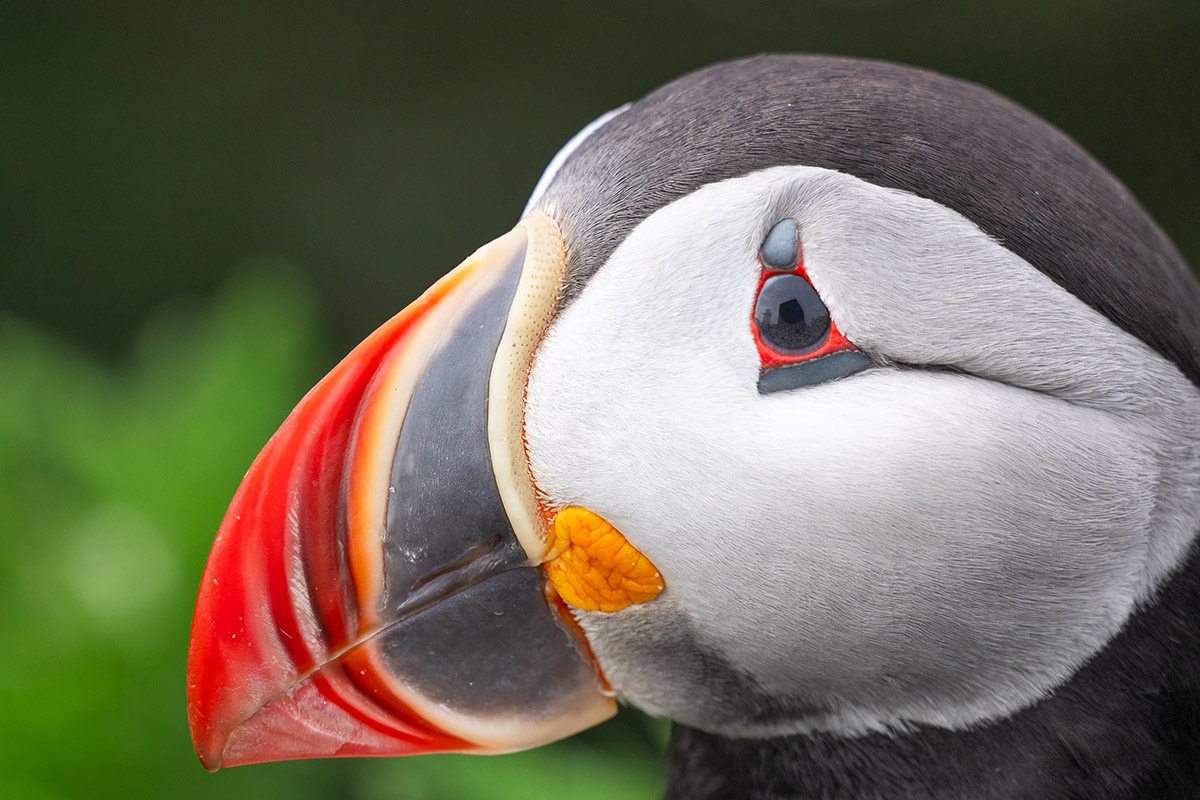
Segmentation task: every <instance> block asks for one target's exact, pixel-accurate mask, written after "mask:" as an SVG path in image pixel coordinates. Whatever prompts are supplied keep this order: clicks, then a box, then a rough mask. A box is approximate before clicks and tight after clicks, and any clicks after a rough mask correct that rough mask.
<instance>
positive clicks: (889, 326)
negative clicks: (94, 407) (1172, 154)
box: [189, 56, 1200, 800]
mask: <svg viewBox="0 0 1200 800" xmlns="http://www.w3.org/2000/svg"><path fill="white" fill-rule="evenodd" d="M1198 301H1200V286H1198V285H1197V283H1196V281H1195V280H1194V279H1193V278H1192V277H1191V276H1190V274H1189V272H1188V270H1187V268H1186V265H1185V264H1184V263H1183V261H1182V259H1181V258H1180V257H1179V255H1178V253H1177V252H1176V251H1175V250H1174V248H1173V247H1172V245H1171V244H1170V242H1169V241H1168V240H1167V239H1166V237H1165V236H1164V235H1163V234H1162V232H1161V231H1160V230H1159V229H1158V228H1157V226H1155V224H1154V223H1153V221H1152V220H1151V219H1150V218H1149V216H1148V215H1146V213H1145V212H1144V211H1143V210H1142V209H1141V208H1140V206H1138V204H1137V203H1136V201H1135V200H1134V199H1133V198H1132V197H1131V196H1130V195H1129V193H1128V191H1127V190H1126V189H1125V188H1124V187H1123V186H1121V184H1120V183H1119V182H1118V181H1116V179H1115V178H1113V177H1112V176H1111V175H1109V174H1108V173H1107V172H1106V171H1105V170H1104V169H1103V167H1101V166H1100V165H1099V164H1097V163H1096V162H1095V161H1094V160H1092V159H1091V158H1090V157H1089V156H1088V155H1087V154H1086V153H1084V152H1083V151H1082V149H1080V148H1079V147H1078V146H1077V145H1076V144H1075V143H1073V142H1072V141H1071V140H1070V139H1068V138H1067V137H1066V136H1064V135H1063V134H1062V133H1060V132H1059V131H1057V130H1055V129H1054V128H1052V127H1051V126H1049V125H1048V124H1046V123H1045V122H1043V121H1041V120H1039V119H1038V118H1036V117H1035V116H1033V115H1032V114H1030V113H1029V112H1027V111H1025V110H1023V109H1021V108H1019V107H1017V106H1015V105H1013V104H1012V103H1010V102H1008V101H1006V100H1004V99H1003V98H1000V97H998V96H997V95H995V94H993V93H991V92H989V91H987V90H985V89H982V88H980V87H977V86H973V85H970V84H966V83H962V82H960V81H955V80H953V79H950V78H945V77H942V76H939V75H935V74H933V73H929V72H924V71H920V70H914V69H912V68H907V67H899V66H896V65H891V64H886V63H883V62H867V61H858V60H851V59H838V58H827V57H809V56H764V57H757V58H752V59H745V60H741V61H735V62H729V63H725V64H719V65H716V66H713V67H710V68H707V69H705V70H700V71H698V72H696V73H693V74H691V75H688V76H684V77H683V78H680V79H679V80H677V81H674V82H672V83H670V84H667V85H666V86H664V87H663V88H661V89H659V90H656V91H655V92H653V93H651V94H650V95H648V96H647V97H645V98H643V99H642V100H640V101H638V102H636V103H634V104H631V105H629V106H626V107H622V108H620V109H617V110H615V111H612V112H609V113H608V114H606V115H604V116H602V117H601V118H600V119H598V120H597V121H596V122H595V123H593V124H592V125H590V126H588V127H587V128H585V129H584V131H582V132H581V133H580V134H579V135H578V136H577V137H575V138H574V139H573V140H572V141H571V142H570V143H568V145H567V147H565V148H564V149H563V151H562V152H561V153H560V154H559V155H558V156H556V157H555V159H554V160H553V161H552V162H551V165H550V167H548V169H547V172H546V174H545V175H544V176H543V178H542V180H541V181H539V182H538V186H537V188H536V189H535V191H534V194H533V196H532V197H531V198H530V201H529V204H528V206H527V209H526V213H525V215H524V216H523V220H522V222H521V223H520V224H519V225H518V227H517V228H515V229H514V231H513V232H511V233H509V234H506V235H505V236H503V237H501V238H500V239H498V240H497V241H496V242H494V243H493V244H491V245H488V246H487V247H485V248H482V249H481V250H480V251H479V252H478V253H477V254H476V255H475V256H473V257H472V258H471V259H468V261H467V262H464V264H463V265H462V266H461V267H459V269H458V270H456V271H455V272H453V273H451V274H450V275H449V276H447V278H445V279H443V281H442V282H440V283H439V284H438V285H437V286H435V287H434V288H433V289H431V290H430V293H427V295H426V296H425V297H423V298H422V299H421V300H419V301H417V303H415V304H414V305H413V306H410V307H409V309H406V310H405V311H404V312H402V313H401V314H400V315H398V316H397V317H396V318H395V319H394V320H392V321H391V322H389V323H387V324H386V325H385V326H384V327H383V328H381V329H380V331H379V332H377V333H376V334H375V335H373V336H372V337H371V338H370V339H368V340H367V341H366V342H364V344H363V345H361V346H360V347H359V348H358V349H356V350H355V352H354V353H352V354H351V355H350V356H348V357H347V359H346V361H344V362H343V363H342V364H341V365H339V367H338V368H336V369H335V370H334V372H332V373H331V374H330V376H329V377H327V378H326V379H325V381H323V382H322V384H320V385H319V386H318V387H317V388H316V389H314V390H313V392H312V393H310V395H309V396H308V397H306V398H305V400H304V401H302V402H301V405H300V406H298V407H297V410H296V412H293V416H292V417H290V418H289V420H288V421H287V422H286V423H285V425H284V427H283V428H282V429H281V430H280V432H279V433H278V434H277V435H276V437H275V438H274V439H272V442H271V443H269V444H268V446H267V448H266V449H265V450H264V453H263V455H262V456H260V458H259V460H258V461H257V462H256V463H255V465H254V466H252V467H251V470H250V472H249V473H248V475H247V478H246V481H245V482H244V483H243V487H242V489H240V490H239V494H238V496H237V497H236V498H235V499H234V503H233V505H232V506H231V509H230V512H229V515H228V516H227V517H226V521H225V523H224V524H223V526H222V531H221V534H220V535H219V536H218V543H217V545H215V546H214V551H213V555H212V556H211V557H210V563H209V567H208V569H207V570H206V573H205V578H204V582H203V584H202V589H201V596H200V599H199V601H198V606H197V614H196V622H195V624H194V628H193V639H192V653H191V659H190V668H189V711H190V714H191V721H192V726H193V738H194V740H195V741H196V744H197V750H198V752H200V753H201V757H202V759H203V760H204V761H205V763H206V765H208V766H210V767H213V768H215V767H216V766H219V765H220V764H221V763H251V762H254V761H261V760H268V759H271V758H291V757H303V756H311V755H354V754H402V753H409V752H427V751H432V750H463V751H481V750H482V751H496V750H509V749H514V748H518V747H524V746H532V745H534V744H538V743H541V742H543V741H548V740H550V739H553V738H557V737H559V736H562V735H566V734H567V733H570V732H572V731H573V730H577V729H579V728H581V727H586V726H587V725H589V724H592V723H594V722H595V721H597V720H598V719H601V718H603V717H604V716H607V715H608V714H611V713H612V711H613V707H612V700H611V695H612V694H613V693H615V694H616V695H617V696H618V697H620V698H622V699H623V700H625V701H626V702H629V703H631V704H633V705H636V706H638V707H639V708H641V709H643V710H645V711H647V712H649V713H652V714H656V715H660V716H664V717H668V718H670V719H672V720H673V721H675V722H676V724H677V727H676V730H675V734H674V736H673V739H672V745H671V758H672V761H671V767H670V771H669V787H668V790H667V795H668V796H669V797H680V798H683V797H687V798H704V797H755V798H772V797H813V798H826V797H829V798H847V799H848V800H849V799H850V798H889V800H890V799H891V798H914V799H915V798H951V797H954V798H980V800H982V799H983V798H997V800H999V798H1026V797H1028V798H1039V799H1041V798H1068V797H1088V798H1109V797H1111V798H1118V797H1121V798H1125V797H1129V798H1134V797H1180V798H1182V797H1190V796H1195V795H1196V793H1197V792H1200V771H1198V770H1200V768H1198V767H1197V764H1200V759H1198V758H1197V756H1198V755H1200V752H1198V751H1197V745H1196V744H1195V742H1196V741H1197V737H1196V734H1197V733H1200V731H1197V727H1198V723H1197V720H1198V719H1200V709H1198V708H1197V703H1200V667H1198V666H1197V665H1198V664H1200V659H1198V656H1200V652H1198V650H1200V636H1198V635H1197V622H1196V612H1197V611H1200V598H1198V597H1197V590H1198V588H1200V587H1198V584H1197V581H1198V580H1200V578H1198V577H1197V574H1196V570H1197V567H1196V566H1195V557H1194V556H1193V555H1192V553H1193V551H1194V540H1195V534H1196V531H1197V529H1198V528H1200V437H1198V436H1197V432H1198V431H1200V390H1198V389H1197V382H1198V381H1200V357H1198V355H1197V353H1200V327H1198V323H1197V317H1196V314H1195V310H1196V308H1197V307H1200V305H1198ZM299 476H311V481H309V482H307V483H306V482H304V481H299V482H298V480H299ZM568 517H569V518H570V519H571V522H570V523H569V524H568V523H567V522H566V520H567V519H568ZM581 521H582V522H581ZM230 572H232V573H233V574H234V575H236V576H238V581H240V583H239V584H238V585H240V586H249V587H250V588H248V589H237V590H236V591H235V590H233V589H228V588H218V587H220V586H222V585H223V584H222V581H224V585H225V586H228V585H229V584H230V580H229V577H228V575H229V573H230ZM235 583H236V582H235ZM255 586H262V587H266V588H265V589H263V590H262V591H254V590H253V587H255ZM247 620H249V621H247ZM247 627H248V628H249V629H250V630H251V634H250V636H248V637H247V636H245V635H243V640H242V641H241V642H238V643H235V636H234V635H235V634H237V633H239V632H241V631H242V630H244V629H245V628H247ZM281 633H282V634H284V635H286V639H287V641H284V639H283V638H281ZM242 685H244V686H246V687H248V688H239V687H240V686H242Z"/></svg>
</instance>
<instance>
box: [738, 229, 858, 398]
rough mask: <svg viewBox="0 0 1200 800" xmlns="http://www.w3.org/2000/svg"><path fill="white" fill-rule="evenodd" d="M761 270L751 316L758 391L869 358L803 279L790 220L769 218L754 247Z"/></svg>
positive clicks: (824, 377)
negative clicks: (766, 230)
mask: <svg viewBox="0 0 1200 800" xmlns="http://www.w3.org/2000/svg"><path fill="white" fill-rule="evenodd" d="M758 254H759V259H760V261H761V263H762V275H761V278H760V280H761V281H762V283H761V284H760V285H759V289H758V297H757V298H755V300H754V314H753V318H752V323H753V328H754V342H755V344H756V345H757V346H758V355H759V359H760V361H761V365H762V370H761V372H759V375H758V391H760V392H762V393H763V394H769V393H771V392H779V391H784V390H787V389H798V388H800V387H801V386H813V385H815V384H818V383H825V382H826V381H831V380H835V379H837V378H844V377H846V376H847V375H853V374H854V373H855V372H859V371H860V370H864V369H866V368H867V367H869V366H871V359H870V358H869V357H868V356H867V355H866V354H865V353H863V352H862V351H861V350H859V349H858V348H857V347H855V346H854V343H853V342H851V341H850V340H849V339H847V338H846V337H845V336H844V335H843V334H842V332H841V331H839V330H838V326H837V323H836V322H834V321H833V319H832V317H831V316H830V314H829V309H828V308H827V307H826V306H825V303H824V302H823V301H822V300H821V296H820V295H819V294H817V290H816V289H815V288H814V287H813V285H812V284H811V283H810V282H809V280H808V271H807V270H806V269H805V268H804V259H803V258H802V257H801V255H800V240H799V238H798V236H797V227H796V223H795V221H794V220H790V219H785V220H782V221H781V222H777V223H775V225H774V226H773V227H772V228H771V230H770V232H769V233H767V237H766V239H765V240H764V241H763V243H762V246H761V247H760V248H759V253H758Z"/></svg>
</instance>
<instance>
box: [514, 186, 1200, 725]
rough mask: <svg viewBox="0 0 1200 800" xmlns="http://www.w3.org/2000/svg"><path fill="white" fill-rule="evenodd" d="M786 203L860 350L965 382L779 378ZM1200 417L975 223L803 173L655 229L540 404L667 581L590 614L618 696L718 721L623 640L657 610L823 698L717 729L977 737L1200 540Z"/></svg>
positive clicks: (555, 346)
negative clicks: (770, 245)
mask: <svg viewBox="0 0 1200 800" xmlns="http://www.w3.org/2000/svg"><path fill="white" fill-rule="evenodd" d="M785 216H791V217H793V218H794V219H796V220H797V223H798V225H799V229H800V236H801V242H802V249H803V257H804V263H805V266H806V268H807V269H808V272H809V274H810V276H811V277H812V280H813V283H814V285H815V286H816V287H817V289H818V291H819V292H820V293H821V295H822V297H823V299H824V300H825V302H826V304H827V305H828V307H829V308H830V311H831V313H832V314H833V317H834V319H835V320H836V321H837V322H838V325H839V327H840V328H841V329H842V331H843V332H844V333H845V334H846V335H847V336H848V337H849V338H850V339H851V340H852V341H853V342H855V343H856V344H858V345H859V346H860V347H862V348H863V349H864V350H866V351H867V352H869V353H871V354H873V355H875V356H876V357H878V358H880V359H881V360H883V361H884V362H888V363H895V364H901V365H920V366H935V367H950V368H953V369H954V370H958V371H961V372H951V371H944V370H928V369H909V368H902V367H892V366H881V367H877V368H875V369H871V370H867V371H866V372H863V373H860V374H857V375H854V376H851V377H849V378H846V379H843V380H838V381H833V382H830V383H827V384H823V385H819V386H812V387H805V388H802V389H797V390H793V391H785V392H778V393H773V394H768V395H762V394H759V393H758V391H757V389H756V379H757V376H758V371H759V362H758V355H757V351H756V349H755V345H754V342H753V339H752V337H751V332H750V313H751V309H752V306H753V301H754V292H755V289H756V286H757V283H756V281H757V276H758V271H759V266H758V264H757V262H756V261H755V254H756V250H757V247H758V245H759V244H760V243H761V241H762V238H763V236H764V235H765V233H766V231H767V230H769V228H770V226H771V225H772V224H774V223H775V222H777V221H778V220H779V219H781V218H783V217H785ZM1198 424H1200V393H1198V392H1197V390H1196V388H1195V387H1194V386H1192V385H1191V384H1190V383H1189V382H1188V381H1187V380H1186V379H1185V378H1184V377H1183V376H1182V375H1181V374H1180V373H1179V371H1178V370H1177V369H1176V368H1175V367H1174V366H1173V365H1171V364H1169V363H1168V362H1167V361H1165V360H1164V359H1163V358H1161V357H1160V356H1158V355H1157V354H1155V353H1153V352H1152V351H1150V350H1149V348H1147V347H1146V346H1145V345H1144V344H1142V343H1141V342H1139V341H1137V340H1136V339H1134V338H1133V337H1131V336H1129V335H1128V334H1126V333H1124V332H1122V331H1121V330H1119V329H1118V328H1116V327H1115V326H1114V325H1112V324H1111V323H1110V322H1108V321H1107V320H1106V319H1105V318H1103V317H1102V316H1101V315H1099V314H1098V313H1096V312H1095V311H1093V310H1091V309H1090V308H1088V307H1087V306H1085V305H1084V304H1083V303H1081V302H1080V301H1079V300H1077V299H1076V298H1075V297H1073V296H1071V295H1070V294H1068V293H1067V292H1065V291H1064V290H1062V289H1061V288H1060V287H1058V286H1056V285H1055V284H1053V283H1052V282H1051V281H1050V280H1049V279H1048V278H1046V277H1045V276H1044V275H1043V274H1042V273H1040V272H1038V271H1037V270H1036V269H1034V268H1033V267H1031V266H1030V265H1029V264H1027V263H1025V262H1024V261H1022V260H1021V259H1019V258H1018V257H1016V256H1015V255H1013V254H1012V253H1011V252H1010V251H1008V250H1006V249H1004V248H1003V247H1001V246H1000V245H999V244H997V243H995V242H993V241H991V240H989V239H988V238H987V237H986V236H984V235H983V234H982V233H981V232H980V231H979V230H978V229H977V228H976V227H975V226H974V225H972V224H971V223H970V222H968V221H967V220H965V219H963V218H962V217H960V216H959V215H957V214H955V213H954V212H952V211H950V210H948V209H946V208H944V207H943V206H940V205H938V204H936V203H933V202H931V201H928V200H923V199H920V198H917V197H915V196H912V195H909V194H906V193H903V192H898V191H893V190H887V189H882V188H880V187H877V186H873V185H871V184H867V183H864V182H862V181H859V180H857V179H855V178H852V177H849V176H846V175H842V174H839V173H834V172H830V171H827V170H820V169H814V168H805V167H782V168H776V169H772V170H766V171H764V172H760V173H756V174H753V175H750V176H747V177H744V178H738V179H734V180H730V181H725V182H722V183H718V184H713V185H710V186H707V187H705V188H702V189H700V190H699V191H697V192H695V193H693V194H692V195H689V196H688V197H685V198H683V199H681V200H679V201H677V202H675V203H673V204H671V205H669V206H667V207H665V208H663V209H661V210H660V211H658V212H657V213H655V214H654V215H652V216H651V217H649V218H648V219H646V220H645V221H644V222H643V223H642V224H641V225H640V226H639V227H638V228H637V229H635V231H634V232H633V233H632V234H631V235H630V236H629V237H628V239H627V240H626V241H625V242H623V243H622V245H621V246H620V247H619V248H618V249H617V250H616V252H615V253H614V254H613V256H612V258H611V259H610V260H609V261H608V263H607V264H605V266H604V267H603V268H602V269H601V270H600V271H599V272H598V273H597V274H596V275H595V276H594V277H593V278H592V279H591V281H590V282H589V283H588V284H587V286H586V287H585V288H584V290H583V292H582V293H581V294H580V296H579V297H578V298H577V300H576V301H575V302H574V303H573V304H572V305H571V306H569V307H568V308H567V309H566V310H565V311H564V312H563V313H562V314H561V316H560V317H559V319H558V320H557V321H556V322H555V323H554V325H553V327H552V328H551V330H550V332H549V334H548V335H547V336H546V338H545V340H544V341H543V343H542V346H541V349H540V351H539V354H538V356H537V359H536V360H535V362H534V366H533V370H532V372H531V375H530V379H529V384H528V403H527V408H526V436H527V440H528V443H529V455H530V463H531V467H532V470H533V473H534V477H535V479H536V481H537V483H538V486H539V488H540V489H541V490H542V491H544V492H546V493H547V495H548V496H549V497H550V498H551V499H552V500H553V501H555V502H557V503H561V504H579V505H583V506H586V507H588V508H590V509H591V510H593V511H595V512H597V513H599V514H601V515H602V516H604V517H605V518H607V519H608V520H609V521H610V522H612V523H613V524H614V525H615V526H616V527H617V528H618V529H620V530H621V531H622V532H623V533H624V534H625V535H626V536H627V537H628V538H629V540H630V541H631V542H632V543H633V544H634V545H636V546H637V547H638V548H639V549H640V550H641V551H642V552H643V553H645V554H646V555H647V556H648V557H649V558H650V559H651V560H652V561H653V562H654V563H655V564H656V565H657V566H658V568H659V569H660V570H661V571H662V573H663V575H664V578H665V580H666V586H667V588H666V591H665V592H664V593H663V595H662V596H660V598H658V599H657V600H654V601H652V602H651V603H648V604H646V606H645V607H642V608H638V609H636V610H634V611H631V612H630V613H628V614H626V613H625V612H618V613H616V614H607V615H605V614H599V613H595V614H586V615H583V616H582V622H583V624H584V627H585V629H586V630H587V631H588V634H589V639H590V640H591V641H592V645H593V647H594V649H595V650H596V652H597V655H598V657H599V659H600V662H601V665H602V666H603V667H604V669H605V672H606V675H607V676H608V678H609V680H610V681H612V683H613V685H614V686H615V687H616V688H617V689H618V690H619V691H620V692H621V693H622V694H623V695H624V696H626V697H627V698H628V699H630V700H631V701H633V702H635V703H637V704H639V705H642V706H643V707H644V708H647V709H649V710H652V711H654V712H656V713H661V714H666V715H669V716H671V717H673V718H675V719H678V720H681V721H684V722H687V723H689V724H693V725H698V726H700V727H712V726H711V724H706V723H708V715H709V714H710V711H711V709H706V708H705V707H704V706H703V704H698V703H697V702H696V700H695V697H696V696H697V688H698V687H696V686H686V685H684V686H675V685H671V684H672V682H671V681H670V680H666V679H664V678H663V675H664V674H667V673H669V669H666V668H665V667H664V668H660V667H659V666H655V665H647V664H645V663H643V662H639V661H637V660H635V659H633V658H632V657H630V656H629V655H628V652H627V651H628V650H629V648H627V647H625V646H624V645H623V643H622V637H623V636H628V635H629V634H630V632H631V631H633V630H635V629H636V636H640V637H642V638H643V639H644V638H646V637H647V636H650V635H652V634H648V633H647V631H652V630H653V621H654V618H655V613H656V612H655V604H660V608H662V609H664V610H666V609H670V610H671V611H679V612H682V613H684V614H685V615H686V617H687V618H688V619H689V620H690V623H691V626H692V628H693V630H694V632H695V637H696V639H697V641H698V643H699V644H701V645H703V646H704V647H707V648H710V649H711V650H712V652H714V653H716V654H719V655H720V657H721V658H723V659H724V660H726V661H727V662H728V663H730V664H731V665H733V667H734V668H736V669H737V670H739V671H741V672H742V673H743V674H745V675H747V676H748V677H749V678H750V679H751V680H752V681H753V682H754V683H755V685H756V686H757V687H758V688H759V689H761V690H762V691H764V692H767V693H769V694H771V695H775V696H780V697H789V698H802V699H803V700H804V701H805V702H806V703H808V704H810V705H812V706H813V707H819V708H822V709H826V713H824V714H822V715H820V716H819V718H817V717H811V718H802V719H795V720H791V721H789V722H787V723H785V724H782V725H780V724H775V725H774V727H772V728H771V729H770V730H766V729H764V728H762V727H756V726H755V724H754V723H752V722H749V721H747V722H745V723H744V724H742V725H739V724H738V723H736V722H734V723H728V724H725V725H724V727H723V728H722V729H723V730H724V731H725V732H730V733H741V734H756V733H757V734H761V733H765V732H771V733H777V732H783V731H790V730H810V729H833V730H842V731H860V730H867V729H879V728H885V727H889V726H897V725H904V724H908V723H913V722H917V723H928V724H936V725H944V726H950V727H955V726H963V725H969V724H972V723H974V722H977V721H979V720H982V719H989V718H994V717H997V716H1001V715H1004V714H1007V713H1011V712H1012V711H1014V710H1016V709H1018V708H1020V707H1023V706H1025V705H1027V704H1029V703H1030V702H1033V701H1034V700H1036V699H1037V698H1039V697H1041V696H1043V695H1044V694H1045V693H1046V692H1047V691H1049V690H1050V689H1052V688H1053V687H1054V686H1056V685H1058V684H1059V683H1061V682H1062V681H1063V680H1064V679H1066V678H1067V677H1069V676H1070V675H1071V674H1072V673H1073V672H1074V671H1075V670H1077V669H1078V668H1079V666H1080V665H1081V664H1082V663H1083V662H1084V661H1086V659H1087V658H1089V657H1090V656H1091V655H1092V654H1094V653H1095V652H1096V651H1097V650H1098V649H1099V648H1101V647H1102V646H1103V645H1104V644H1105V643H1106V642H1107V641H1108V640H1109V639H1110V638H1111V637H1112V636H1113V635H1114V634H1115V633H1116V632H1117V631H1118V630H1119V629H1120V627H1121V625H1122V624H1123V623H1124V621H1125V620H1126V619H1127V617H1128V615H1129V614H1130V612H1131V611H1132V610H1133V608H1134V607H1135V605H1136V604H1137V603H1138V602H1140V601H1142V600H1144V599H1146V598H1147V597H1149V596H1150V595H1151V594H1152V593H1153V591H1154V590H1155V588H1156V587H1157V586H1158V585H1159V583H1160V582H1161V580H1162V579H1163V578H1164V577H1165V576H1166V575H1167V574H1169V572H1170V571H1171V570H1172V569H1173V568H1174V567H1175V566H1177V565H1178V563H1179V561H1180V558H1181V557H1182V554H1183V553H1184V551H1185V550H1186V548H1187V546H1188V545H1189V544H1190V542H1191V540H1192V537H1193V535H1194V533H1195V531H1196V529H1197V526H1198V525H1200V514H1198V511H1197V509H1198V507H1200V497H1198V494H1197V493H1198V487H1200V454H1198V452H1197V446H1196V444H1195V441H1194V438H1193V432H1194V431H1195V430H1196V429H1197V426H1198ZM665 616H666V615H665V613H664V618H665ZM664 657H665V655H664Z"/></svg>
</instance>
